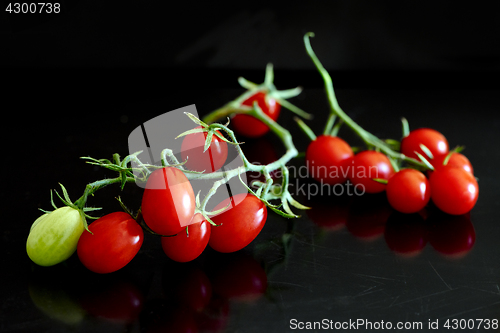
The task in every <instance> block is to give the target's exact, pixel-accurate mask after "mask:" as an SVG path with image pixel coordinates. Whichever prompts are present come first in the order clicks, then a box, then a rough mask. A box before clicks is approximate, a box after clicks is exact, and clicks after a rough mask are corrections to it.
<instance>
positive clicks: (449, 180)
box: [306, 128, 479, 215]
mask: <svg viewBox="0 0 500 333" xmlns="http://www.w3.org/2000/svg"><path fill="white" fill-rule="evenodd" d="M400 152H401V153H402V154H403V155H405V156H406V157H410V158H413V159H415V160H416V161H421V160H425V161H426V162H427V163H428V165H429V167H428V169H429V170H428V171H427V172H425V170H419V169H418V168H414V167H410V166H407V167H404V168H401V169H399V168H398V170H397V171H396V170H395V168H394V164H393V163H391V160H390V159H389V158H388V157H387V156H386V155H385V154H383V153H382V152H380V151H376V150H364V151H361V152H358V153H356V154H354V153H353V151H352V149H351V147H350V146H349V145H348V144H347V143H346V142H345V141H344V140H343V139H341V138H339V137H336V136H328V135H321V136H318V137H317V138H316V139H315V140H313V141H312V142H311V143H310V144H309V146H308V148H307V151H306V165H307V167H308V170H309V173H310V175H311V176H312V177H313V178H314V179H316V180H317V181H319V182H322V183H326V184H330V185H335V184H341V183H344V182H346V181H348V182H351V183H352V184H353V185H354V186H358V187H360V188H361V189H362V190H363V192H366V193H380V192H383V191H385V192H386V194H387V198H388V200H389V203H390V204H391V206H392V207H393V208H394V209H395V210H397V211H399V212H402V213H407V214H411V213H416V212H419V211H420V210H422V209H423V208H424V207H426V206H427V204H428V203H429V202H430V201H432V202H433V203H434V205H436V206H437V207H438V208H439V209H441V210H442V211H443V212H445V213H448V214H451V215H461V214H465V213H467V212H469V211H470V210H471V209H472V208H473V207H474V205H475V203H476V201H477V199H478V194H479V187H478V183H477V181H476V178H475V177H474V174H473V168H472V165H471V163H470V161H469V160H468V159H467V157H465V156H464V155H463V154H461V153H459V152H454V151H451V152H450V151H449V147H448V141H447V140H446V138H445V137H444V136H443V135H442V134H441V133H439V132H438V131H436V130H433V129H430V128H420V129H416V130H413V131H411V132H410V133H409V134H408V135H407V136H405V137H404V138H403V139H402V140H401V143H400ZM431 167H432V168H431Z"/></svg>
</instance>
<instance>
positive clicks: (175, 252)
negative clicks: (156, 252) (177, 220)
mask: <svg viewBox="0 0 500 333" xmlns="http://www.w3.org/2000/svg"><path fill="white" fill-rule="evenodd" d="M210 228H211V227H210V223H209V222H208V221H207V220H205V219H203V216H202V215H201V214H196V215H195V216H194V217H193V221H192V222H191V224H190V225H189V226H187V229H188V232H185V230H184V231H181V232H179V233H178V234H177V235H175V236H172V237H162V238H161V246H162V248H163V251H164V252H165V254H166V255H167V257H169V258H170V259H172V260H174V261H177V262H188V261H191V260H194V259H196V258H198V256H199V255H200V254H201V253H202V252H203V251H204V250H205V248H206V247H207V244H208V240H209V239H210Z"/></svg>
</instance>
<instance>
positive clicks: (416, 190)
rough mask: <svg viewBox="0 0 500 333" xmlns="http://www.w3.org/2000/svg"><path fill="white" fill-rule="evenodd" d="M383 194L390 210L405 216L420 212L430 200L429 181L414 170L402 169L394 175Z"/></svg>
mask: <svg viewBox="0 0 500 333" xmlns="http://www.w3.org/2000/svg"><path fill="white" fill-rule="evenodd" d="M385 192H386V194H387V200H388V201H389V204H390V205H391V206H392V208H394V209H395V210H397V211H399V212H401V213H406V214H411V213H417V212H418V211H420V210H422V209H423V208H424V207H425V206H426V205H427V203H429V200H430V198H431V188H430V184H429V181H428V180H427V178H426V177H425V175H424V174H423V173H422V172H420V171H418V170H415V169H403V170H400V171H399V172H397V173H396V174H394V176H392V177H391V178H390V179H389V181H388V183H387V187H386V189H385Z"/></svg>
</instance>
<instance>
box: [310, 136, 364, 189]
mask: <svg viewBox="0 0 500 333" xmlns="http://www.w3.org/2000/svg"><path fill="white" fill-rule="evenodd" d="M353 156H354V153H353V152H352V149H351V146H349V145H348V144H347V142H345V141H344V140H342V139H341V138H339V137H336V136H330V135H320V136H318V137H317V138H316V139H315V140H314V141H312V142H311V143H310V144H309V146H308V147H307V150H306V165H307V169H308V170H309V173H310V175H311V176H312V177H313V178H314V179H316V180H317V181H319V182H321V183H326V184H330V185H334V184H339V183H343V182H344V181H345V180H346V179H347V173H348V169H347V167H348V162H349V160H350V159H351V158H352V157H353Z"/></svg>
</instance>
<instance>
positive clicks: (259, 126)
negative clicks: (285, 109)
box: [231, 91, 281, 138]
mask: <svg viewBox="0 0 500 333" xmlns="http://www.w3.org/2000/svg"><path fill="white" fill-rule="evenodd" d="M254 102H257V104H258V105H259V107H260V108H261V110H262V111H263V112H264V113H265V114H266V115H268V116H269V117H270V118H271V119H272V120H277V119H278V116H279V114H280V111H281V105H280V104H279V103H278V102H277V101H276V100H275V99H273V98H271V97H269V95H267V94H266V93H264V92H262V91H259V92H257V93H255V94H254V95H252V96H250V97H249V98H248V99H247V100H245V101H244V102H243V103H242V105H245V106H253V103H254ZM231 124H232V125H233V128H234V130H235V131H236V132H237V133H238V134H241V135H243V136H246V137H249V138H258V137H259V136H263V135H264V134H266V133H267V132H268V131H269V127H267V125H265V124H264V123H263V122H262V121H260V120H258V119H256V118H254V117H252V116H249V115H246V114H236V115H235V116H234V117H233V118H232V119H231Z"/></svg>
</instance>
